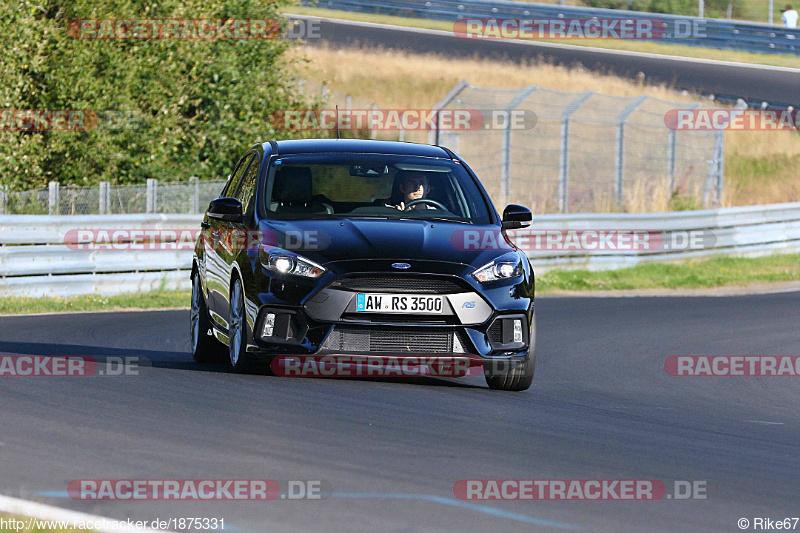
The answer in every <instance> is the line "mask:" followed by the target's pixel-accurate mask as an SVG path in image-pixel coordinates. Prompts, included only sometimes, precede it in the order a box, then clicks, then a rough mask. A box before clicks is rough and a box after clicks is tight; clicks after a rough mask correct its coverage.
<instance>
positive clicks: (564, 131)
mask: <svg viewBox="0 0 800 533" xmlns="http://www.w3.org/2000/svg"><path fill="white" fill-rule="evenodd" d="M593 94H594V91H584V92H582V93H581V94H580V95H578V97H577V98H575V100H573V101H572V103H571V104H569V105H568V106H567V107H566V108H565V109H564V111H563V112H562V113H561V142H560V146H559V152H558V210H559V211H561V212H562V213H566V212H567V182H568V180H569V119H570V117H571V116H572V114H573V113H574V112H575V111H577V110H578V109H579V108H580V107H581V106H582V105H583V104H584V103H585V102H586V100H588V99H589V98H591V97H592V95H593Z"/></svg>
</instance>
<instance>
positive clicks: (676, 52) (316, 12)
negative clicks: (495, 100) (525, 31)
mask: <svg viewBox="0 0 800 533" xmlns="http://www.w3.org/2000/svg"><path fill="white" fill-rule="evenodd" d="M287 11H288V12H290V13H292V14H296V15H309V16H315V17H324V18H337V19H342V20H352V21H356V22H374V23H377V24H392V25H395V26H408V27H412V28H425V29H429V30H442V31H449V32H452V31H453V23H452V22H444V21H438V20H427V19H418V18H406V17H397V16H393V15H376V14H371V13H355V12H350V11H338V10H334V9H321V8H314V7H305V6H291V7H290V8H288V9H287ZM777 20H778V21H780V16H778V18H777ZM539 40H541V41H544V42H552V43H560V44H570V45H575V46H591V47H593V48H607V49H609V50H625V51H628V52H646V53H650V54H662V55H672V56H680V57H691V58H696V59H716V60H718V61H734V62H738V63H753V64H757V65H773V66H777V67H792V68H797V66H798V61H797V57H796V56H791V55H787V54H753V53H750V52H740V51H737V50H717V49H714V48H702V47H699V46H685V45H679V44H662V43H655V42H645V41H629V40H613V39H604V40H601V39H586V40H579V39H571V40H569V41H567V42H565V41H564V40H562V39H557V40H553V39H539Z"/></svg>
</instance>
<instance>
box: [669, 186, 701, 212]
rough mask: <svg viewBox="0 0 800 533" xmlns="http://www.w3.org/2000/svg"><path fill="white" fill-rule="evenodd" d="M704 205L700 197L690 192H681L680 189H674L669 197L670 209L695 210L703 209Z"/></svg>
mask: <svg viewBox="0 0 800 533" xmlns="http://www.w3.org/2000/svg"><path fill="white" fill-rule="evenodd" d="M702 208H703V205H702V203H701V202H700V199H699V198H696V197H694V196H691V195H688V194H681V192H680V191H678V190H674V191H672V195H671V196H670V197H669V210H670V211H694V210H696V209H702Z"/></svg>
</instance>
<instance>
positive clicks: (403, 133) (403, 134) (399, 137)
mask: <svg viewBox="0 0 800 533" xmlns="http://www.w3.org/2000/svg"><path fill="white" fill-rule="evenodd" d="M405 119H406V112H405V111H403V112H402V113H400V131H399V132H398V133H397V140H398V141H400V142H403V141H405V140H406V130H405V128H404V127H403V124H404V123H405Z"/></svg>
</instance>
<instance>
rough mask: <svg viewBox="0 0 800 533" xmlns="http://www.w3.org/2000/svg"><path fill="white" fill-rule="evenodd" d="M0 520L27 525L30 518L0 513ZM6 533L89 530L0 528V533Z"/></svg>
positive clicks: (83, 531)
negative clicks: (15, 521) (10, 520)
mask: <svg viewBox="0 0 800 533" xmlns="http://www.w3.org/2000/svg"><path fill="white" fill-rule="evenodd" d="M0 518H2V519H3V520H9V519H12V520H19V521H22V522H25V523H26V524H27V523H28V520H30V518H27V517H20V516H16V515H10V514H7V513H0ZM40 522H50V523H53V522H55V521H54V520H40ZM6 532H9V533H12V532H13V533H56V532H60V533H88V532H89V530H86V529H60V528H55V529H53V528H43V527H34V528H32V529H29V528H27V527H23V528H22V529H16V528H10V527H0V533H6Z"/></svg>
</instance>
